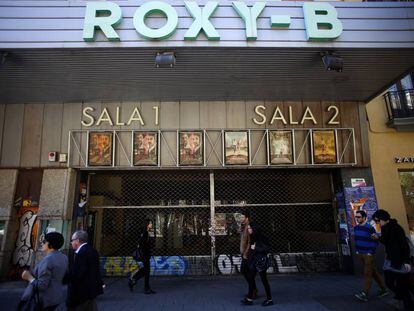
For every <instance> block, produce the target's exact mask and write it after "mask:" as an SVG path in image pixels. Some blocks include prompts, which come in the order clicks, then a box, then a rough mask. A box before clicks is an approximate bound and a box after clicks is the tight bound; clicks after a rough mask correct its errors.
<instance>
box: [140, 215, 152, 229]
mask: <svg viewBox="0 0 414 311" xmlns="http://www.w3.org/2000/svg"><path fill="white" fill-rule="evenodd" d="M150 223H152V219H150V218H145V219H144V222H143V223H142V230H144V231H147V230H148V225H149V224H150Z"/></svg>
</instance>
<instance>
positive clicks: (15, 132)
mask: <svg viewBox="0 0 414 311" xmlns="http://www.w3.org/2000/svg"><path fill="white" fill-rule="evenodd" d="M259 105H262V106H264V107H266V110H265V114H266V117H267V121H266V123H265V124H263V125H258V124H255V123H254V122H253V118H256V119H258V120H260V119H261V117H260V116H258V115H257V114H256V113H255V107H257V106H259ZM330 105H336V106H337V107H338V108H339V111H340V112H339V116H338V121H339V124H338V125H327V122H328V120H329V119H330V118H331V117H332V115H333V111H332V110H331V111H327V108H328V107H329V106H330ZM85 107H93V108H94V111H93V112H92V113H91V112H90V114H91V115H93V116H94V118H95V124H94V125H93V126H89V127H87V126H84V125H82V123H81V121H82V120H84V121H89V120H88V119H87V118H85V117H84V116H82V111H83V109H84V108H85ZM117 107H118V109H119V120H120V121H122V123H126V122H127V121H128V120H129V118H130V116H131V114H132V112H133V111H134V109H135V108H138V109H139V111H140V114H141V116H142V119H143V121H144V125H141V124H140V122H137V121H134V122H133V123H132V124H131V125H130V126H128V125H116V124H115V125H114V126H111V125H110V124H109V123H108V122H102V123H101V124H100V125H99V126H98V125H96V121H97V120H98V119H99V116H100V115H101V113H102V111H103V109H107V111H108V113H109V114H110V116H111V118H112V120H113V122H114V123H115V122H116V120H115V119H116V114H117ZM153 107H158V109H159V124H158V125H156V124H155V110H154V108H153ZM276 107H279V108H280V110H281V112H282V113H283V115H284V117H285V118H286V119H287V122H288V124H287V125H283V124H282V122H281V121H275V122H274V123H273V124H270V120H271V119H272V116H273V114H274V112H275V109H276ZM289 107H291V108H292V116H293V117H292V120H293V121H300V119H301V118H302V116H303V113H304V111H305V109H306V107H309V108H310V109H311V111H312V114H313V115H314V117H315V119H316V120H317V122H318V123H317V124H313V122H312V121H309V120H307V121H305V122H304V123H303V124H289ZM263 111H264V110H262V112H263ZM1 112H3V113H2V114H1ZM364 120H365V111H364V109H361V104H360V103H358V102H276V101H227V102H226V101H214V102H211V101H209V102H202V101H200V102H198V101H194V102H178V101H177V102H141V101H136V102H122V103H120V102H105V101H99V102H83V103H82V102H76V103H36V104H35V103H28V104H18V105H13V104H7V105H0V129H2V132H0V151H1V158H0V168H10V167H13V168H15V167H25V168H30V167H31V168H36V167H41V168H65V167H66V166H67V164H66V163H59V162H58V161H56V162H49V160H48V152H49V151H57V152H59V153H68V144H69V131H70V130H97V129H99V130H103V129H111V130H139V129H142V130H145V129H147V130H158V129H160V130H176V129H277V128H279V129H280V128H325V127H326V128H334V127H337V128H354V129H355V140H356V152H357V166H360V167H367V166H369V153H368V148H367V144H366V141H367V132H366V128H365V127H366V126H365V125H364V124H365V122H364ZM299 123H300V122H299ZM1 134H2V135H1ZM166 139H171V143H175V142H173V140H174V139H175V138H168V137H167V138H166ZM340 140H341V139H340ZM83 143H86V140H84V141H83ZM252 143H254V141H253V142H252ZM72 148H73V146H72ZM118 152H120V150H118ZM161 154H163V150H161ZM164 154H166V152H164ZM75 162H76V161H75ZM121 164H122V163H121Z"/></svg>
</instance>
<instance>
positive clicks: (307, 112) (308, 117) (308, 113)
mask: <svg viewBox="0 0 414 311" xmlns="http://www.w3.org/2000/svg"><path fill="white" fill-rule="evenodd" d="M305 120H311V121H312V122H313V124H318V122H316V119H315V117H314V116H313V114H312V111H311V110H310V108H309V107H306V110H305V112H304V113H303V116H302V120H300V124H303V123H304V122H305Z"/></svg>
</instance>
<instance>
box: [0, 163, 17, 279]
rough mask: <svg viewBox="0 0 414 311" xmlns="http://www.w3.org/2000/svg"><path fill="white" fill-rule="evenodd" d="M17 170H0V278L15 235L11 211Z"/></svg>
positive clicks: (4, 269) (12, 248)
mask: <svg viewBox="0 0 414 311" xmlns="http://www.w3.org/2000/svg"><path fill="white" fill-rule="evenodd" d="M17 174H18V170H16V169H4V170H0V222H1V223H2V225H3V226H4V235H3V238H2V240H1V241H0V278H1V279H4V278H5V277H6V274H7V271H8V269H9V266H10V260H11V256H12V254H13V250H14V241H15V240H16V233H17V231H16V230H17V219H16V213H15V211H14V210H13V201H14V192H15V189H16V182H17Z"/></svg>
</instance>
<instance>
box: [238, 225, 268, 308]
mask: <svg viewBox="0 0 414 311" xmlns="http://www.w3.org/2000/svg"><path fill="white" fill-rule="evenodd" d="M247 230H248V231H249V234H250V241H251V243H250V249H249V253H248V266H249V293H248V295H247V297H246V298H245V299H243V300H242V303H243V304H245V305H251V304H253V299H254V288H255V286H254V284H255V283H254V277H255V275H256V273H259V275H260V279H261V280H262V283H263V287H264V289H265V292H266V300H265V301H263V303H262V306H264V307H267V306H271V305H273V300H272V293H271V292H270V285H269V281H268V279H267V273H266V271H267V269H268V268H269V258H268V257H267V254H268V253H269V251H270V246H269V242H268V239H267V238H266V236H264V235H263V234H262V233H261V231H260V230H259V228H258V227H257V225H256V223H255V222H251V223H250V224H249V225H248V227H247Z"/></svg>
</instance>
